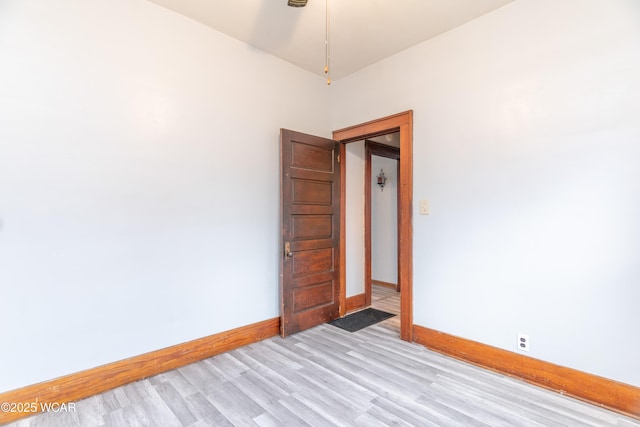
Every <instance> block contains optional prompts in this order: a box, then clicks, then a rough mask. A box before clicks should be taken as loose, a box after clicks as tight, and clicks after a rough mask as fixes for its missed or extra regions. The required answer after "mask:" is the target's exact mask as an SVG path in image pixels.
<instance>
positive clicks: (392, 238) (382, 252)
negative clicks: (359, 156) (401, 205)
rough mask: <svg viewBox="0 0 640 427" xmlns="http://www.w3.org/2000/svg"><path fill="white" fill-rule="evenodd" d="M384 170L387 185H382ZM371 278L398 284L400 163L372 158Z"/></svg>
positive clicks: (381, 158) (378, 157)
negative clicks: (379, 178) (381, 186)
mask: <svg viewBox="0 0 640 427" xmlns="http://www.w3.org/2000/svg"><path fill="white" fill-rule="evenodd" d="M380 169H382V170H384V174H385V176H386V177H387V182H386V184H385V186H384V189H382V190H380V186H378V178H377V177H378V174H380ZM370 179H371V279H372V280H379V281H382V282H387V283H393V284H398V161H397V160H394V159H388V158H386V157H380V156H371V177H370Z"/></svg>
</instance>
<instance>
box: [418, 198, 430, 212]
mask: <svg viewBox="0 0 640 427" xmlns="http://www.w3.org/2000/svg"><path fill="white" fill-rule="evenodd" d="M430 213H431V209H430V208H429V201H428V200H420V215H429V214H430Z"/></svg>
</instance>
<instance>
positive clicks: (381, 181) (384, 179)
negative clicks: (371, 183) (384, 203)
mask: <svg viewBox="0 0 640 427" xmlns="http://www.w3.org/2000/svg"><path fill="white" fill-rule="evenodd" d="M386 183H387V177H386V176H385V175H384V171H383V170H382V169H380V173H379V174H378V185H379V186H380V191H384V185H385V184H386Z"/></svg>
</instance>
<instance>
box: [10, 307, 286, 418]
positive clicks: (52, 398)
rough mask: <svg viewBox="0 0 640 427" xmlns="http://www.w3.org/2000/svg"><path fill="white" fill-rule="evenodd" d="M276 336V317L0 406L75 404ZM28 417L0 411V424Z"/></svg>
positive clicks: (29, 391) (54, 383) (34, 388)
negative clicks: (13, 404) (11, 404)
mask: <svg viewBox="0 0 640 427" xmlns="http://www.w3.org/2000/svg"><path fill="white" fill-rule="evenodd" d="M279 332H280V318H279V317H276V318H273V319H269V320H265V321H262V322H258V323H254V324H251V325H247V326H243V327H240V328H236V329H232V330H229V331H225V332H221V333H218V334H215V335H210V336H208V337H205V338H200V339H197V340H193V341H189V342H186V343H183V344H178V345H175V346H172V347H167V348H164V349H162V350H157V351H153V352H150V353H146V354H142V355H139V356H134V357H132V358H129V359H124V360H121V361H118V362H114V363H110V364H107V365H103V366H99V367H97V368H93V369H88V370H86V371H82V372H78V373H75V374H71V375H67V376H64V377H60V378H57V379H54V380H51V381H45V382H42V383H39V384H34V385H30V386H26V387H22V388H19V389H16V390H12V391H8V392H5V393H2V394H0V402H9V403H12V402H13V403H21V404H25V403H29V404H30V403H36V405H33V406H34V407H36V406H37V409H40V404H41V403H58V404H61V403H69V402H75V401H78V400H81V399H84V398H87V397H90V396H93V395H96V394H99V393H103V392H105V391H108V390H111V389H114V388H116V387H120V386H122V385H125V384H128V383H131V382H134V381H138V380H141V379H144V378H148V377H151V376H153V375H157V374H161V373H163V372H166V371H169V370H172V369H176V368H179V367H181V366H185V365H188V364H190V363H194V362H198V361H200V360H203V359H207V358H209V357H212V356H215V355H217V354H220V353H224V352H227V351H230V350H233V349H236V348H239V347H242V346H244V345H247V344H251V343H254V342H257V341H261V340H263V339H266V338H270V337H273V336H275V335H278V334H279ZM22 406H23V405H22ZM31 415H34V414H33V413H32V412H2V411H0V424H4V423H7V422H10V421H15V420H17V419H20V418H24V417H28V416H31Z"/></svg>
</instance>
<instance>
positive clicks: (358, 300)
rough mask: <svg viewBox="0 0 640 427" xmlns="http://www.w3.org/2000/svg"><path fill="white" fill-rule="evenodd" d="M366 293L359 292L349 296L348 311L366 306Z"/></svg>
mask: <svg viewBox="0 0 640 427" xmlns="http://www.w3.org/2000/svg"><path fill="white" fill-rule="evenodd" d="M366 305H367V304H366V302H365V294H358V295H354V296H352V297H348V298H347V313H348V312H350V311H354V310H359V309H361V308H365V307H366Z"/></svg>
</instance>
